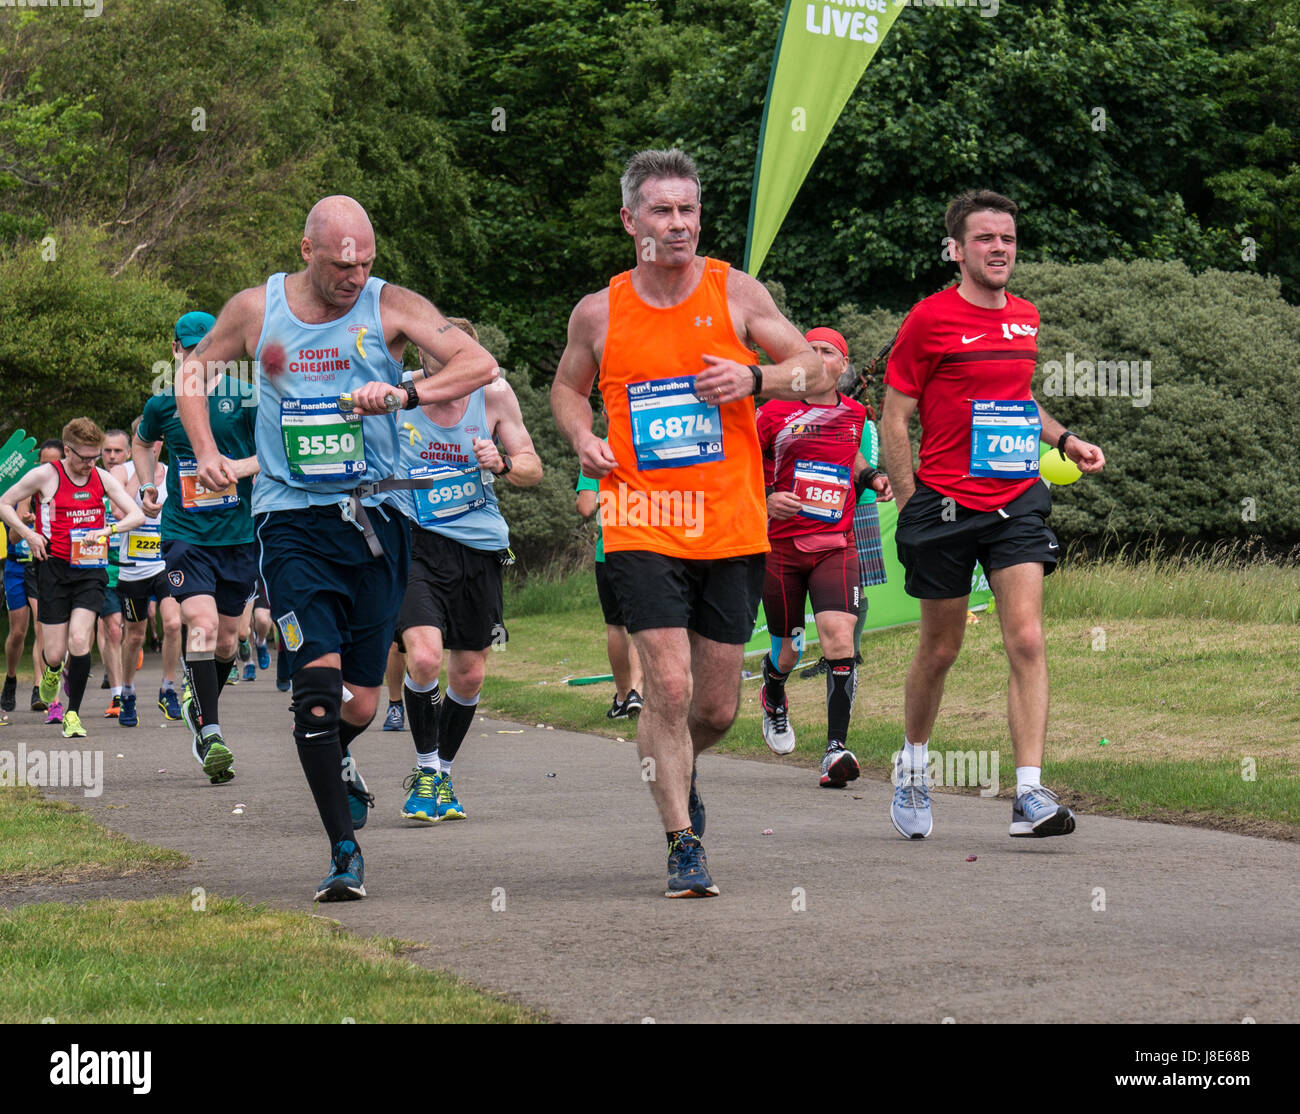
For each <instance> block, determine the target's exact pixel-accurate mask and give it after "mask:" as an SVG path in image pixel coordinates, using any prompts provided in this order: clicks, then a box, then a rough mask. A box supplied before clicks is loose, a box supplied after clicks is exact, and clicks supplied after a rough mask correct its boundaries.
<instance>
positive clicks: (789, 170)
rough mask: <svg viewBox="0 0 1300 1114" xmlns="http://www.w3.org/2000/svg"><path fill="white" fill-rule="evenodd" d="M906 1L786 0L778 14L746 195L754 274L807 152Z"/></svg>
mask: <svg viewBox="0 0 1300 1114" xmlns="http://www.w3.org/2000/svg"><path fill="white" fill-rule="evenodd" d="M903 7H904V5H902V4H899V3H896V2H894V0H811V2H810V0H789V2H788V3H787V4H786V6H785V14H784V15H783V16H782V17H781V30H780V33H779V34H778V35H777V39H776V53H775V55H774V57H773V59H772V73H771V76H770V77H769V78H768V83H767V100H766V102H765V103H764V105H763V122H762V124H761V125H760V128H759V136H758V157H757V158H756V159H755V160H754V186H753V190H752V191H751V193H750V198H749V231H748V235H747V237H746V241H745V270H746V271H747V272H748V273H749V274H751V275H757V274H758V271H759V268H761V267H762V266H763V260H764V259H766V258H767V252H768V249H769V248H770V247H771V246H772V241H773V240H775V239H776V234H777V231H778V230H779V229H780V227H781V222H782V221H783V220H785V215H786V213H788V212H789V211H790V205H791V204H792V203H793V201H794V198H795V194H797V193H798V192H799V187H800V186H802V185H803V180H804V179H805V178H806V177H807V176H808V171H809V169H810V168H811V167H812V164H813V160H814V159H815V158H816V157H817V153H818V152H819V151H820V150H821V149H822V145H823V144H824V143H825V142H826V137H827V136H828V135H830V133H831V128H832V127H834V125H835V121H836V120H837V119H839V115H840V113H841V112H843V111H844V106H845V105H846V104H847V103H848V100H849V97H850V96H852V95H853V90H854V89H855V88H856V87H857V84H858V81H859V79H860V78H861V77H862V73H863V71H864V70H865V69H866V68H867V63H868V62H870V61H871V59H872V58H873V57H874V56H875V53H876V48H877V47H878V46H879V45H880V44H881V43H882V42H883V41H884V38H885V35H886V34H887V33H888V31H889V29H890V28H891V27H892V26H893V25H894V20H895V19H897V18H898V14H899V13H900V12H901V11H902V10H903Z"/></svg>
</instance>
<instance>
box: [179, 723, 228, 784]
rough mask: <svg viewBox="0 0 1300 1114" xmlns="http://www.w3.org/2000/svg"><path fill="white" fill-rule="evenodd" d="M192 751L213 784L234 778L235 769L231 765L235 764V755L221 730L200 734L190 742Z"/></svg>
mask: <svg viewBox="0 0 1300 1114" xmlns="http://www.w3.org/2000/svg"><path fill="white" fill-rule="evenodd" d="M190 753H191V754H193V755H194V760H195V761H196V762H197V763H198V764H199V765H200V766H202V767H203V772H204V773H205V774H207V775H208V780H209V781H210V782H212V784H213V785H224V784H225V783H226V782H228V781H230V780H232V779H233V778H234V776H235V771H234V770H233V769H232V768H231V767H233V766H234V764H235V756H234V755H233V754H231V753H230V748H229V747H228V746H226V740H225V739H223V738H222V737H221V732H219V731H210V732H208V734H206V735H201V736H199V737H198V738H197V739H195V740H194V741H193V742H192V743H191V744H190Z"/></svg>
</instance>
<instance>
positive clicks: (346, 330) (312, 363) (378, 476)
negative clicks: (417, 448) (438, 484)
mask: <svg viewBox="0 0 1300 1114" xmlns="http://www.w3.org/2000/svg"><path fill="white" fill-rule="evenodd" d="M284 280H285V275H284V274H283V273H281V274H276V275H272V276H271V277H270V278H269V279H267V280H266V316H265V318H264V320H263V322H262V335H261V336H260V337H258V340H257V352H256V353H255V355H256V357H257V359H258V361H259V379H258V392H259V394H258V406H257V460H258V463H259V465H260V466H261V470H262V471H261V476H260V477H259V478H258V481H257V483H256V484H255V485H254V486H253V513H254V514H261V513H262V512H264V511H283V510H296V509H299V508H302V507H310V506H322V505H328V504H330V503H339V502H340V501H341V499H342V498H343V497H344V496H345V495H346V494H347V493H348V492H350V491H352V490H353V488H355V487H357V486H358V485H359V484H362V483H364V482H367V481H374V480H384V479H387V478H388V477H389V476H391V475H393V474H394V470H395V466H396V464H397V445H398V440H397V432H398V420H397V418H396V417H394V416H393V415H391V414H385V415H379V416H375V417H366V418H361V419H360V420H359V421H353V422H350V423H348V430H350V431H356V430H358V429H359V430H360V434H361V444H360V446H358V456H359V457H361V458H363V460H364V468H361V467H357V465H360V464H361V463H362V459H359V460H358V461H356V462H355V464H354V465H352V467H353V469H354V470H353V472H352V473H351V474H350V475H347V476H338V477H335V478H326V479H318V480H311V479H306V478H303V477H300V476H296V475H293V474H292V473H291V471H290V465H289V458H288V455H287V453H286V451H285V442H284V433H283V432H282V424H283V422H284V420H285V418H286V417H287V418H288V421H289V422H290V423H302V422H311V421H321V422H326V423H334V422H336V420H337V418H338V417H340V415H339V413H338V410H337V407H336V406H334V405H332V403H333V402H336V401H337V399H338V396H339V395H342V394H349V393H351V392H352V391H355V390H356V389H357V388H358V387H360V386H361V385H362V384H363V383H369V382H373V381H374V380H382V381H383V382H386V383H392V384H393V385H394V386H396V385H398V384H399V383H400V381H401V378H402V365H401V364H400V363H399V362H398V361H397V360H394V359H393V358H392V356H391V355H389V352H388V345H386V344H385V343H384V326H383V322H382V321H381V320H380V317H379V292H380V291H381V290H382V289H383V287H384V280H383V279H378V278H371V279H369V280H368V281H367V282H366V286H365V289H364V290H362V292H361V296H360V297H359V298H358V299H357V301H356V304H355V305H354V306H353V307H352V309H351V310H350V311H349V312H348V314H347V316H346V317H341V318H339V319H338V320H337V321H327V322H325V323H324V324H321V325H308V324H306V323H305V322H303V321H299V320H298V318H296V317H295V316H294V315H293V314H292V313H291V312H290V310H289V305H288V302H287V301H286V300H285V296H284ZM272 342H275V343H277V344H279V345H281V346H283V348H284V351H285V359H286V367H285V371H284V373H283V374H282V375H277V376H274V377H272V376H269V375H268V374H267V373H266V370H265V369H264V368H260V361H261V359H262V350H263V349H264V348H265V346H266V345H268V344H270V343H272ZM304 404H305V405H304ZM304 411H305V412H306V416H304ZM399 413H400V411H399ZM287 428H288V429H289V431H290V436H293V437H294V438H295V444H297V443H298V442H297V438H299V437H302V436H305V437H306V438H307V441H306V442H305V443H304V448H305V449H306V450H307V451H308V452H310V450H311V449H312V447H313V442H312V437H311V431H312V429H313V428H318V429H320V430H322V431H324V434H323V435H322V436H319V437H318V438H317V439H316V441H315V445H317V446H320V447H322V448H324V447H325V446H326V439H327V436H332V437H333V441H332V442H329V444H332V445H334V446H337V444H338V442H339V432H340V427H338V426H337V425H335V424H326V425H321V426H318V427H313V426H311V425H302V424H292V425H290V426H289V427H287ZM345 436H346V431H345ZM352 436H354V437H355V432H353V433H352ZM344 444H345V445H347V444H351V442H348V441H346V440H345V441H344ZM308 459H310V457H309V458H308ZM340 467H341V466H340ZM362 502H363V503H364V504H365V505H366V506H367V507H374V506H378V505H379V504H381V503H386V504H389V505H392V506H395V507H398V508H399V509H401V510H403V511H405V510H406V504H405V503H403V502H401V501H400V500H399V499H398V498H397V493H396V492H392V491H386V492H380V493H379V494H377V495H370V496H367V497H366V498H365V499H364V500H362Z"/></svg>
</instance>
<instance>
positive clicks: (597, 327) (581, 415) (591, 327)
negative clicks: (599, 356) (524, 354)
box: [551, 290, 618, 480]
mask: <svg viewBox="0 0 1300 1114" xmlns="http://www.w3.org/2000/svg"><path fill="white" fill-rule="evenodd" d="M608 322H609V295H608V293H607V292H606V291H603V290H602V291H599V292H597V293H595V294H588V295H587V296H586V297H585V298H583V299H582V301H580V302H579V303H578V304H577V305H576V306H575V307H574V310H573V313H571V314H570V315H569V341H568V344H567V345H566V346H565V349H564V354H563V355H562V356H561V357H560V363H559V366H558V367H557V368H556V369H555V381H554V382H553V383H552V384H551V414H552V415H554V417H555V424H556V426H557V427H558V428H559V430H560V432H561V433H562V434H563V435H564V436H565V438H567V440H568V442H569V444H570V445H572V446H573V451H574V452H576V453H577V454H578V465H579V467H580V468H581V469H582V471H583V472H584V474H586V475H587V476H590V477H591V478H592V479H593V480H595V479H599V478H600V477H601V476H605V475H608V474H609V473H610V472H611V471H613V469H614V468H615V467H616V466H617V464H618V460H617V458H616V457H615V456H614V452H613V450H612V449H610V447H609V445H607V444H606V443H605V442H604V441H602V440H601V439H600V438H599V437H597V436H596V435H595V434H594V433H592V432H591V417H592V415H591V387H592V384H593V383H595V382H596V376H597V375H599V374H600V366H599V364H598V363H597V362H596V350H595V344H596V338H597V337H598V336H600V335H601V334H602V333H603V331H604V328H605V327H607V325H608Z"/></svg>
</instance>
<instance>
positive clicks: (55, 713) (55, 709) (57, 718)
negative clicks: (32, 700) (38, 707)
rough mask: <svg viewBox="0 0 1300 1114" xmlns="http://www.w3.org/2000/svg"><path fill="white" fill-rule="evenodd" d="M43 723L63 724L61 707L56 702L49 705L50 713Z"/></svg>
mask: <svg viewBox="0 0 1300 1114" xmlns="http://www.w3.org/2000/svg"><path fill="white" fill-rule="evenodd" d="M45 722H46V723H62V722H63V705H62V704H60V703H59V702H58V701H57V700H56V701H55V702H54V703H53V704H51V705H50V711H49V714H48V715H47V716H46V717H45Z"/></svg>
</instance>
